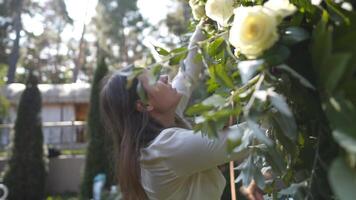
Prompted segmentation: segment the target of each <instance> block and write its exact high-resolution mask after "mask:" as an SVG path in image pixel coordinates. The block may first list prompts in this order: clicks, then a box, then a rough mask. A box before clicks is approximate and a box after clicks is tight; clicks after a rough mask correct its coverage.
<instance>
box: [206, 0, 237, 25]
mask: <svg viewBox="0 0 356 200" xmlns="http://www.w3.org/2000/svg"><path fill="white" fill-rule="evenodd" d="M233 5H234V0H208V1H207V2H206V5H205V13H206V16H208V17H209V18H210V19H212V20H214V21H216V22H217V23H218V24H220V25H221V26H227V25H228V21H229V19H230V17H231V16H232V14H233V10H234V7H233Z"/></svg>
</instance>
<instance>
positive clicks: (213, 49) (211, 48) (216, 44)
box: [207, 37, 224, 57]
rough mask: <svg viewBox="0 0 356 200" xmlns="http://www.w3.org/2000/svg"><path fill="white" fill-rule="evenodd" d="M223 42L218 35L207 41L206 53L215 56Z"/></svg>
mask: <svg viewBox="0 0 356 200" xmlns="http://www.w3.org/2000/svg"><path fill="white" fill-rule="evenodd" d="M223 42H224V38H222V37H219V38H217V39H216V40H214V41H213V42H211V43H209V44H208V46H207V48H208V54H209V55H210V56H212V57H213V56H215V55H216V54H217V53H218V52H219V51H220V50H221V49H220V47H222V44H223Z"/></svg>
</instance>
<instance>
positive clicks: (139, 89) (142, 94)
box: [136, 81, 148, 103]
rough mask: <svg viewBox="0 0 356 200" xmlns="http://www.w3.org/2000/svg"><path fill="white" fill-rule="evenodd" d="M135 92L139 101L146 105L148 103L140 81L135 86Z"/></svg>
mask: <svg viewBox="0 0 356 200" xmlns="http://www.w3.org/2000/svg"><path fill="white" fill-rule="evenodd" d="M136 92H137V94H138V96H139V97H140V99H141V101H142V102H143V103H147V102H148V97H147V94H146V91H145V89H144V88H143V87H142V84H141V82H140V81H139V82H138V84H137V88H136Z"/></svg>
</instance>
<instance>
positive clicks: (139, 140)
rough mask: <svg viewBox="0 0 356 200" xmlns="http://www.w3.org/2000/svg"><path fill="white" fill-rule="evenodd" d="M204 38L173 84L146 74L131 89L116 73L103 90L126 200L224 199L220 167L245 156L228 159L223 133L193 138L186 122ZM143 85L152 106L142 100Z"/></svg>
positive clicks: (104, 109)
mask: <svg viewBox="0 0 356 200" xmlns="http://www.w3.org/2000/svg"><path fill="white" fill-rule="evenodd" d="M203 38H204V37H203V34H202V33H201V31H200V29H199V28H197V30H196V31H195V32H194V34H193V36H192V38H191V41H190V44H189V49H191V50H190V52H189V53H188V56H187V58H186V59H185V61H184V62H185V69H184V70H183V69H180V71H179V72H178V75H177V76H176V77H175V78H174V80H173V81H172V84H170V83H169V82H168V78H167V77H166V76H161V77H160V79H159V81H158V82H157V83H156V84H155V85H150V84H149V80H148V76H147V74H146V73H143V74H142V75H140V76H139V77H138V79H135V80H134V81H133V84H132V86H131V87H130V88H129V89H126V78H125V77H124V76H121V75H120V74H118V73H117V74H114V75H112V76H111V77H110V78H109V79H108V80H107V81H106V82H105V84H104V85H103V88H102V91H101V110H102V116H103V119H104V122H105V123H106V126H107V127H108V128H109V131H110V132H111V133H112V136H113V138H114V142H115V143H116V147H117V153H118V154H119V161H118V170H119V171H118V178H119V185H120V188H121V192H122V194H123V197H124V199H125V200H143V199H155V200H156V199H157V200H168V199H172V200H173V199H174V200H175V199H177V200H188V199H189V200H210V199H214V200H217V199H220V198H221V195H222V192H223V189H224V187H225V182H226V181H225V179H224V177H223V176H222V174H221V172H220V171H219V169H218V168H217V166H218V165H221V164H224V163H227V162H229V161H230V160H238V159H241V158H243V157H244V156H245V155H246V152H239V153H232V154H230V155H229V154H228V153H227V152H226V134H224V133H223V132H222V133H220V134H219V138H218V139H209V138H207V137H204V136H202V135H201V134H199V133H193V131H192V130H191V129H190V126H189V124H187V123H184V121H183V120H181V119H182V118H183V111H184V109H185V107H186V106H187V102H188V100H189V97H190V95H191V93H192V91H193V89H194V87H195V86H196V85H197V79H198V78H197V77H198V76H199V73H200V71H201V69H202V63H201V62H195V60H196V59H195V55H196V51H197V50H196V48H194V45H196V41H200V40H202V39H203ZM139 82H140V83H141V84H142V86H143V88H144V90H145V92H146V94H147V96H148V101H147V102H143V101H141V100H140V98H139V97H138V95H137V92H136V91H137V90H136V88H137V85H138V83H139ZM177 115H178V117H177Z"/></svg>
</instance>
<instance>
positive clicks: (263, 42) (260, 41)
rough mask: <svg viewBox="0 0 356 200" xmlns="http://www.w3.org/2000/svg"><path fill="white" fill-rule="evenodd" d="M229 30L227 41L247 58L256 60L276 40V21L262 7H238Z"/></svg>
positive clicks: (272, 15)
mask: <svg viewBox="0 0 356 200" xmlns="http://www.w3.org/2000/svg"><path fill="white" fill-rule="evenodd" d="M234 13H235V17H234V22H233V24H232V27H231V29H230V35H229V41H230V43H231V45H233V46H234V47H235V48H236V50H237V51H239V52H240V53H242V54H244V55H246V56H247V57H248V58H256V57H258V56H259V55H261V54H262V53H263V51H264V50H266V49H268V48H270V47H272V46H273V44H274V43H275V42H276V41H277V40H278V38H279V36H278V33H277V25H278V22H277V19H276V16H275V15H274V14H273V13H272V12H271V10H269V9H267V8H264V7H262V6H253V7H239V8H236V9H235V10H234Z"/></svg>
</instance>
